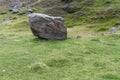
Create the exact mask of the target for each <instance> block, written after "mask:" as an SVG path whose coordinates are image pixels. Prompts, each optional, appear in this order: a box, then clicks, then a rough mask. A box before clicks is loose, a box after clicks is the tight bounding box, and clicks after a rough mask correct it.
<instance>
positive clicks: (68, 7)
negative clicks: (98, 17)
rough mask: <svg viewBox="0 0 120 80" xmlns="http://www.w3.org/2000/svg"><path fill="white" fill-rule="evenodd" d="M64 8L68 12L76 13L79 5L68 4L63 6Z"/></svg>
mask: <svg viewBox="0 0 120 80" xmlns="http://www.w3.org/2000/svg"><path fill="white" fill-rule="evenodd" d="M63 10H64V11H66V12H68V13H74V12H76V11H77V7H75V6H73V5H68V4H67V5H65V6H63Z"/></svg>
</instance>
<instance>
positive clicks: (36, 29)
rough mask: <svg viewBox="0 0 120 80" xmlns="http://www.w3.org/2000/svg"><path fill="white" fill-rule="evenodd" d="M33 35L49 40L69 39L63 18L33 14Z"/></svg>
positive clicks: (31, 16) (31, 21) (31, 18)
mask: <svg viewBox="0 0 120 80" xmlns="http://www.w3.org/2000/svg"><path fill="white" fill-rule="evenodd" d="M29 22H30V27H31V30H32V33H33V34H34V35H35V36H37V37H38V38H40V39H41V38H42V39H47V40H61V39H66V38H67V29H66V27H65V26H64V19H63V18H62V17H53V16H48V15H45V14H39V13H33V14H30V15H29Z"/></svg>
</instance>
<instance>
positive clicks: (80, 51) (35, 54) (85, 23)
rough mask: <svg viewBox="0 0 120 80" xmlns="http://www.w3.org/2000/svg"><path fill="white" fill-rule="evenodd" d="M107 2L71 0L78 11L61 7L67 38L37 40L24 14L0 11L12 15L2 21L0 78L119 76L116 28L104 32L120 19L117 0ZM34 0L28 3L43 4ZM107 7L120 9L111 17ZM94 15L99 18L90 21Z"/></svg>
mask: <svg viewBox="0 0 120 80" xmlns="http://www.w3.org/2000/svg"><path fill="white" fill-rule="evenodd" d="M106 1H108V0H95V3H93V4H92V5H89V4H87V3H85V2H84V1H83V2H82V3H76V2H75V1H74V2H73V3H72V4H74V5H76V6H77V7H79V9H80V10H79V11H78V12H76V13H73V14H67V13H65V12H63V11H62V12H60V15H61V14H63V13H65V14H64V15H65V16H64V15H62V16H63V17H64V18H65V25H66V26H67V27H70V28H68V39H66V40H50V41H49V40H39V39H37V38H36V37H34V36H33V34H32V32H31V30H30V28H29V23H28V18H26V17H25V16H20V15H16V14H14V15H12V14H11V13H10V12H8V10H5V9H4V10H5V11H6V12H7V14H5V15H0V19H1V20H2V19H7V18H8V17H12V18H14V17H16V19H13V20H8V21H5V22H3V23H0V80H120V75H119V74H120V30H118V32H117V33H116V34H113V35H104V34H103V33H104V31H106V30H108V29H109V28H110V27H116V25H115V24H116V23H120V21H119V18H120V16H119V5H120V1H119V0H114V1H112V0H109V1H112V2H111V3H109V4H107V5H105V3H106ZM36 4H39V1H37V2H36V3H32V4H31V6H34V8H35V9H36V10H38V11H37V12H39V11H40V10H39V8H41V7H40V6H39V5H36ZM83 4H84V5H83ZM61 5H63V4H61ZM49 6H51V5H49ZM53 7H54V6H53ZM56 7H57V6H56ZM56 7H55V8H54V10H55V11H56V10H57V9H58V10H59V7H58V8H56ZM51 8H52V7H50V9H51ZM108 8H112V9H113V11H118V12H116V13H117V14H116V16H115V17H114V18H113V17H111V14H108V13H107V9H108ZM1 9H2V8H1ZM25 9H26V8H25ZM45 9H46V8H45ZM41 10H42V9H41ZM46 10H47V9H46ZM51 10H52V9H51ZM51 10H50V11H51ZM48 11H49V10H48ZM60 11H61V10H60ZM51 12H52V13H59V11H56V12H53V11H51ZM96 13H98V14H99V15H96ZM79 14H84V15H83V16H82V15H79ZM53 15H54V14H53ZM58 15H59V14H58ZM93 16H95V17H98V19H96V20H91V18H92V17H93ZM99 16H102V17H104V19H99ZM90 27H91V28H90Z"/></svg>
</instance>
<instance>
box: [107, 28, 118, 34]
mask: <svg viewBox="0 0 120 80" xmlns="http://www.w3.org/2000/svg"><path fill="white" fill-rule="evenodd" d="M116 32H117V28H115V27H112V28H111V29H109V31H108V32H107V33H106V34H115V33H116Z"/></svg>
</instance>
